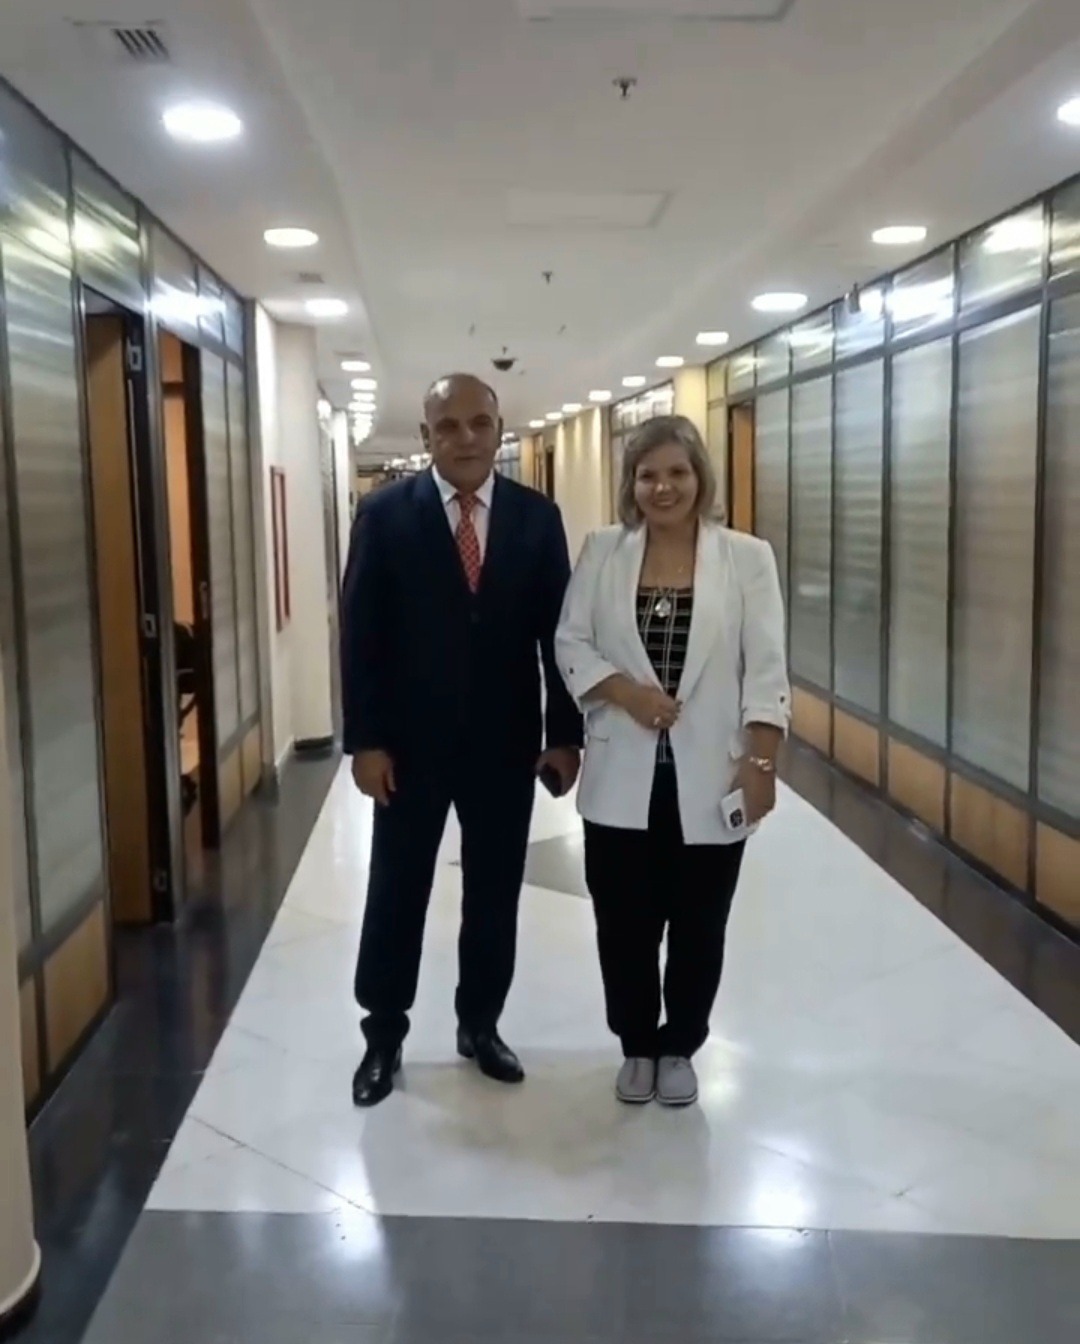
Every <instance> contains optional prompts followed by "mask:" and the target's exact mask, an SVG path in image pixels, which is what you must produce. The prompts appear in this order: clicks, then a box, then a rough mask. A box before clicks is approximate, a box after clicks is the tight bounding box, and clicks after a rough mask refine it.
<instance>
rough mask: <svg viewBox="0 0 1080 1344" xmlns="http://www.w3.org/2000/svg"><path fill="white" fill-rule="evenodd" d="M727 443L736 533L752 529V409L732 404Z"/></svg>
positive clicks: (733, 521)
mask: <svg viewBox="0 0 1080 1344" xmlns="http://www.w3.org/2000/svg"><path fill="white" fill-rule="evenodd" d="M728 442H729V443H730V444H731V458H730V462H731V465H730V482H729V485H730V489H729V491H728V498H729V499H730V500H731V526H732V527H733V528H734V529H735V530H736V531H737V532H753V530H754V408H753V406H752V405H747V406H733V407H732V408H731V425H730V434H729V438H728Z"/></svg>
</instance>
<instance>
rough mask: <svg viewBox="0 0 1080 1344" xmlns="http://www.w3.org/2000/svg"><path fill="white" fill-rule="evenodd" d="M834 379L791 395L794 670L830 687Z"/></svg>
mask: <svg viewBox="0 0 1080 1344" xmlns="http://www.w3.org/2000/svg"><path fill="white" fill-rule="evenodd" d="M831 564H832V380H831V379H830V378H818V379H815V380H814V381H813V382H812V383H803V384H801V385H800V386H798V387H796V388H794V389H793V391H792V394H791V615H790V623H791V670H792V671H793V672H794V673H796V674H797V675H798V676H800V677H804V678H805V679H806V680H807V681H809V682H812V683H813V684H814V685H815V686H820V687H822V688H823V689H826V690H827V689H828V687H829V685H830V681H831V677H830V670H831V666H832V656H831V647H830V637H829V630H830V625H831V572H830V571H831Z"/></svg>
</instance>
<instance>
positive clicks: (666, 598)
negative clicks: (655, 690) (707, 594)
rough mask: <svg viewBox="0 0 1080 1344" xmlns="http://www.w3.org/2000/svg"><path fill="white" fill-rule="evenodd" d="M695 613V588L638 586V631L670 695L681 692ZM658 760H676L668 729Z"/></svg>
mask: <svg viewBox="0 0 1080 1344" xmlns="http://www.w3.org/2000/svg"><path fill="white" fill-rule="evenodd" d="M693 612H694V590H693V589H692V588H639V589H638V595H637V625H638V633H639V634H640V635H641V642H642V644H644V646H645V652H646V653H647V654H648V655H649V661H650V662H651V663H652V665H653V671H654V672H655V673H656V675H657V677H658V678H659V681H660V685H661V686H662V687H663V688H664V691H665V692H666V694H668V695H676V694H678V690H679V682H680V681H681V680H682V674H683V667H684V666H685V664H686V646H687V644H688V643H689V640H690V620H691V617H692V616H693ZM656 760H657V763H658V764H661V765H671V764H672V763H673V762H674V760H675V757H674V755H673V754H672V750H671V741H670V739H669V738H668V735H667V733H666V732H663V733H661V734H660V741H659V742H658V743H657V747H656Z"/></svg>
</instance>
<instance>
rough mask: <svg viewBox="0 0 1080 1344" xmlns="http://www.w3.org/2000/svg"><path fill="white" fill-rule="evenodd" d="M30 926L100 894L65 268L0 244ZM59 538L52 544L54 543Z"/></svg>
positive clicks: (46, 923) (57, 920)
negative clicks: (26, 759)
mask: <svg viewBox="0 0 1080 1344" xmlns="http://www.w3.org/2000/svg"><path fill="white" fill-rule="evenodd" d="M3 261H4V297H5V300H6V317H7V345H8V363H9V369H10V376H11V419H12V427H13V430H14V435H13V446H14V460H15V497H16V504H17V508H18V514H19V542H20V547H21V560H22V583H23V600H24V604H25V611H26V644H27V649H26V652H27V665H26V685H27V688H28V699H29V702H30V728H31V730H32V733H33V744H34V746H33V753H34V772H33V788H32V798H31V803H32V806H33V809H34V815H35V819H36V839H37V845H36V854H35V856H34V858H35V860H36V867H37V879H38V894H39V901H40V911H41V928H42V930H43V931H45V932H49V931H51V930H53V929H55V928H56V927H57V925H59V924H61V923H62V922H63V921H64V920H65V919H66V918H67V917H68V916H69V915H70V914H71V913H72V911H73V910H75V909H76V908H78V907H79V906H80V904H81V903H82V902H84V901H85V900H86V899H87V898H88V897H90V896H92V895H93V893H94V892H95V891H98V892H100V891H103V890H104V886H105V871H104V857H103V845H102V824H101V797H100V793H99V788H98V785H99V779H100V769H101V766H100V760H99V755H98V734H97V726H96V725H97V709H96V704H97V699H96V697H97V692H96V676H95V654H94V646H93V635H92V618H91V597H90V591H91V590H90V551H89V545H88V537H87V507H86V478H85V473H84V462H83V454H82V444H81V442H80V422H79V397H78V383H77V381H76V363H75V320H74V310H73V308H72V301H71V269H70V267H69V266H68V265H66V264H63V263H61V262H60V261H57V260H53V259H52V258H51V257H48V256H45V255H42V254H38V253H36V252H35V251H33V250H32V249H31V248H29V247H26V246H25V245H24V244H22V243H21V242H18V241H16V240H14V239H8V240H6V241H5V242H4V243H3ZM57 538H63V544H62V545H60V544H57V540H56V539H57Z"/></svg>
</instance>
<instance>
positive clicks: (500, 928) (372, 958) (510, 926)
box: [356, 760, 536, 1049]
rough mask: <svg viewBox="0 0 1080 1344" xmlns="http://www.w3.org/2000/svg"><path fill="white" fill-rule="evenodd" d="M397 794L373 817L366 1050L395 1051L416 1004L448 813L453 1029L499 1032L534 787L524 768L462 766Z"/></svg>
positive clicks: (415, 774) (364, 980)
mask: <svg viewBox="0 0 1080 1344" xmlns="http://www.w3.org/2000/svg"><path fill="white" fill-rule="evenodd" d="M397 782H398V792H397V793H395V794H394V797H393V799H392V801H391V803H390V805H389V807H385V808H381V807H380V808H377V809H376V814H375V831H374V837H373V841H372V852H371V872H370V876H369V879H368V895H367V907H366V909H365V912H364V925H363V932H362V934H361V938H360V956H359V959H358V962H357V968H356V998H357V1002H358V1003H359V1004H360V1006H361V1007H362V1008H363V1009H365V1010H366V1012H367V1014H368V1016H367V1017H366V1019H365V1021H364V1034H365V1036H366V1037H367V1039H368V1042H369V1043H370V1044H373V1045H380V1046H385V1047H387V1048H389V1049H393V1048H394V1047H396V1046H398V1045H400V1044H401V1042H402V1041H403V1040H404V1039H405V1036H406V1034H407V1033H408V1030H409V1010H410V1009H411V1008H412V1006H413V1002H414V1001H415V999H416V987H417V982H418V980H419V977H420V957H421V951H422V948H423V941H424V924H425V921H426V918H427V910H428V903H429V901H430V899H431V887H432V883H433V881H434V877H435V862H436V858H437V856H438V850H439V843H440V841H441V839H442V835H443V831H444V830H445V828H446V819H447V816H448V815H449V812H450V807H451V805H453V807H454V808H455V810H456V812H457V815H458V820H459V822H460V824H461V835H462V850H461V865H462V880H463V891H462V907H461V934H460V938H459V942H458V967H459V970H458V977H459V978H458V991H457V1001H456V1008H457V1015H458V1021H459V1022H460V1023H461V1025H462V1026H463V1027H466V1028H468V1029H469V1030H470V1031H473V1032H479V1031H485V1030H492V1029H494V1028H495V1026H496V1024H497V1023H498V1020H499V1017H500V1016H501V1014H502V1010H503V1007H504V1006H505V1003H506V997H507V994H508V993H509V992H510V984H511V981H512V980H513V978H514V961H515V957H516V953H517V919H518V904H519V901H520V898H521V883H522V879H523V877H524V873H525V851H526V848H527V846H528V843H529V822H530V820H531V818H532V809H533V801H534V797H535V790H536V779H535V774H534V771H533V769H532V768H531V767H524V766H517V765H509V766H507V765H505V764H494V765H490V766H488V767H487V768H485V767H484V766H483V765H480V764H478V763H475V762H474V763H472V764H470V763H469V762H468V761H467V760H466V761H465V762H464V764H463V766H462V768H461V771H460V773H459V774H457V775H456V776H455V775H452V774H451V773H450V772H449V771H447V770H439V769H436V770H428V771H425V770H424V769H423V768H421V767H416V768H414V769H412V770H408V769H406V770H402V771H400V772H399V778H398V781H397Z"/></svg>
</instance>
